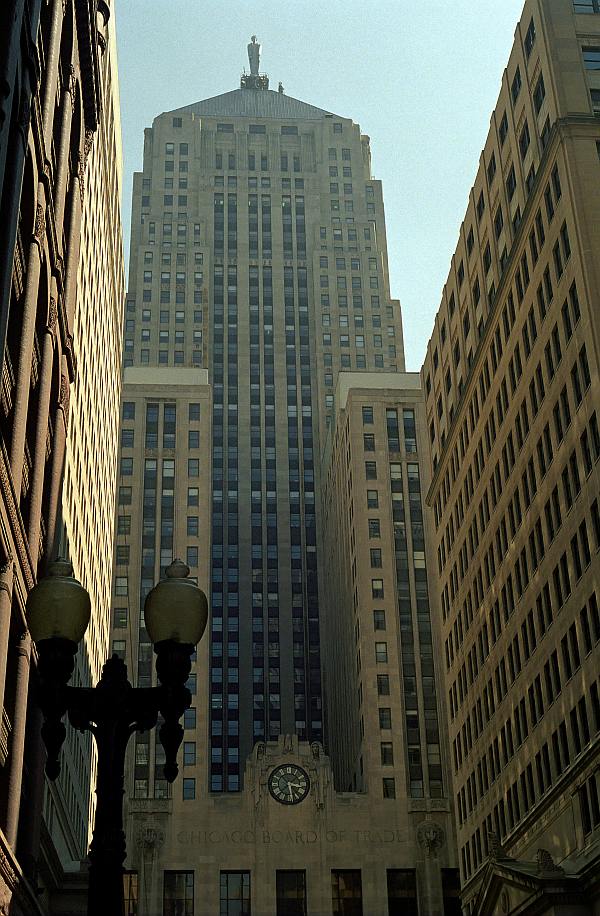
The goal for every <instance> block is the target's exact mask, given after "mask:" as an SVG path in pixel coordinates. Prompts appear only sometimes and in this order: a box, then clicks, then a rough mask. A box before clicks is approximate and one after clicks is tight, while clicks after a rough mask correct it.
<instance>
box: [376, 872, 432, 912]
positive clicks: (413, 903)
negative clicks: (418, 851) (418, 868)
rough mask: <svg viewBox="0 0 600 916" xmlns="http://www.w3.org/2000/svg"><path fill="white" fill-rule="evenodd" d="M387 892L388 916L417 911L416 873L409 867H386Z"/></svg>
mask: <svg viewBox="0 0 600 916" xmlns="http://www.w3.org/2000/svg"><path fill="white" fill-rule="evenodd" d="M387 894H388V913H389V916H408V914H411V913H417V875H416V872H415V870H414V869H412V868H410V869H408V868H388V870H387ZM444 912H446V911H445V909H444Z"/></svg>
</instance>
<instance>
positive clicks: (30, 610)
mask: <svg viewBox="0 0 600 916" xmlns="http://www.w3.org/2000/svg"><path fill="white" fill-rule="evenodd" d="M189 571H190V570H189V567H188V566H186V564H185V563H183V562H182V561H181V560H174V561H173V562H172V563H171V565H170V566H169V567H168V568H167V570H166V578H165V579H163V580H162V581H161V582H159V583H158V585H156V586H155V587H154V588H153V589H152V591H151V592H150V593H149V594H148V596H147V598H146V601H145V605H144V618H145V623H146V629H147V630H148V635H149V636H150V639H151V640H152V642H153V643H154V651H155V653H156V673H157V676H158V680H159V686H157V687H136V688H134V687H132V686H131V684H130V683H129V681H128V680H127V668H126V666H125V663H124V662H123V660H122V659H120V658H119V657H118V656H117V655H113V656H112V658H110V659H109V660H108V661H107V662H106V664H105V665H104V668H103V669H102V677H101V678H100V681H99V683H98V684H97V685H96V687H71V686H69V683H68V682H69V680H70V678H71V675H72V673H73V668H74V663H75V653H76V652H77V644H78V643H79V642H81V640H82V639H83V636H84V633H85V630H86V628H87V625H88V623H89V619H90V597H89V595H88V593H87V592H86V590H85V589H84V588H83V586H82V585H81V584H80V583H79V582H78V581H77V580H76V579H75V578H74V577H73V567H72V566H71V564H70V563H68V562H67V561H65V560H57V561H56V562H55V563H53V564H52V565H51V566H50V568H49V570H48V575H47V576H46V577H45V578H44V579H41V580H40V581H39V582H38V584H37V585H36V586H35V587H34V588H33V589H32V590H31V592H30V593H29V597H28V599H27V609H26V610H27V622H28V625H29V631H30V633H31V636H32V638H33V639H34V640H35V643H36V646H37V651H38V672H39V678H40V694H39V705H40V708H41V710H42V713H43V716H44V724H43V726H42V738H43V740H44V744H45V745H46V750H47V752H48V758H47V761H46V773H47V775H48V778H49V779H56V777H57V776H58V774H59V772H60V760H59V754H60V749H61V747H62V744H63V742H64V740H65V735H66V728H65V725H64V723H63V721H62V720H63V717H64V715H65V713H67V714H68V716H69V721H70V722H71V725H72V726H73V727H74V728H77V729H79V730H80V731H86V730H87V731H90V732H91V733H92V734H93V735H94V737H95V739H96V746H97V750H98V773H97V785H96V819H95V823H94V833H93V838H92V842H91V845H90V851H89V860H90V870H89V890H88V916H123V914H124V901H123V863H124V861H125V857H126V854H127V853H126V847H125V833H124V831H123V793H124V788H123V783H124V767H125V752H126V749H127V743H128V741H129V738H130V736H131V735H132V734H133V733H134V732H135V731H147V730H148V729H150V728H154V726H155V725H156V722H157V719H158V714H159V713H160V714H161V716H162V718H163V720H164V721H163V723H162V725H161V727H160V730H159V738H160V742H161V744H162V746H163V748H164V751H165V758H166V761H165V764H164V776H165V779H166V780H168V782H173V781H174V779H175V777H176V776H177V772H178V766H177V751H178V749H179V746H180V744H181V741H182V739H183V728H182V726H181V724H180V722H179V720H180V719H181V716H182V715H183V713H184V712H185V710H186V709H188V708H189V706H190V703H191V694H190V691H189V690H188V689H187V687H186V686H185V683H186V681H187V679H188V676H189V673H190V668H191V656H192V653H193V652H194V649H195V647H196V645H197V644H198V643H199V642H200V639H201V638H202V634H203V633H204V629H205V627H206V621H207V617H208V606H207V601H206V596H205V595H204V593H203V592H202V591H201V589H199V588H198V587H197V586H196V585H195V583H194V582H192V581H191V580H190V579H188V578H187V576H188V575H189Z"/></svg>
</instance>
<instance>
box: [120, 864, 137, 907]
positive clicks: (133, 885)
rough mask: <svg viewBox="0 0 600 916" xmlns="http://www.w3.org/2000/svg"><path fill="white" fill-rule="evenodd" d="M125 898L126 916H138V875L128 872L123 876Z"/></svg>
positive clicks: (134, 872)
mask: <svg viewBox="0 0 600 916" xmlns="http://www.w3.org/2000/svg"><path fill="white" fill-rule="evenodd" d="M123 897H124V900H125V916H137V912H138V873H137V872H136V871H126V872H124V874H123Z"/></svg>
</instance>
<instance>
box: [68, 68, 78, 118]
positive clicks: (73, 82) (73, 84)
mask: <svg viewBox="0 0 600 916" xmlns="http://www.w3.org/2000/svg"><path fill="white" fill-rule="evenodd" d="M69 93H70V95H71V109H72V111H73V114H75V96H76V94H77V81H76V79H75V67H74V66H73V64H71V66H70V67H69Z"/></svg>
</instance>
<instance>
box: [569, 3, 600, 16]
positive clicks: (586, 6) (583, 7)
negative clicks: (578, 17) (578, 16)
mask: <svg viewBox="0 0 600 916" xmlns="http://www.w3.org/2000/svg"><path fill="white" fill-rule="evenodd" d="M573 9H574V11H575V12H576V13H600V0H573Z"/></svg>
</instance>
